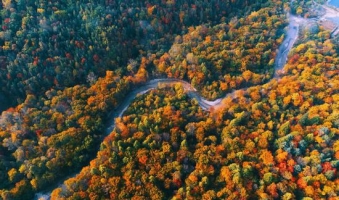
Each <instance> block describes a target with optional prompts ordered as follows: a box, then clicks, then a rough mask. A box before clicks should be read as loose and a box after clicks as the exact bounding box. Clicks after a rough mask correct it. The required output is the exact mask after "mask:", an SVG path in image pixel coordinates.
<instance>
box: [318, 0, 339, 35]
mask: <svg viewBox="0 0 339 200" xmlns="http://www.w3.org/2000/svg"><path fill="white" fill-rule="evenodd" d="M313 3H314V4H315V6H314V10H313V11H314V13H316V15H317V16H318V17H316V18H313V19H314V20H315V22H317V23H318V24H319V25H320V26H322V27H323V28H324V29H326V30H329V31H331V35H332V36H335V35H337V34H338V33H339V8H336V7H333V6H330V5H329V4H328V3H326V4H323V5H321V4H318V3H315V2H313Z"/></svg>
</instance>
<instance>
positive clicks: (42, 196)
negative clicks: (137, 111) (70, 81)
mask: <svg viewBox="0 0 339 200" xmlns="http://www.w3.org/2000/svg"><path fill="white" fill-rule="evenodd" d="M298 34H299V24H298V22H297V20H296V17H295V16H292V15H291V16H289V25H288V27H287V31H286V37H285V39H284V41H283V42H282V44H281V45H280V47H279V50H278V53H277V57H276V61H275V67H274V68H275V76H274V77H273V79H279V78H280V77H279V71H281V70H282V69H283V67H284V65H285V64H286V61H287V56H288V53H289V52H290V50H291V48H292V47H293V44H294V43H295V41H296V40H297V38H298ZM177 83H180V84H182V85H183V87H184V89H185V91H186V92H187V94H188V96H189V97H190V98H194V99H196V100H197V102H198V103H199V105H200V107H201V108H202V109H204V110H209V109H210V108H211V107H214V106H218V105H220V104H221V102H222V99H224V98H226V97H228V96H233V95H234V93H236V92H238V91H240V90H246V88H243V89H239V90H234V91H232V92H230V93H228V94H226V95H225V97H222V98H219V99H216V100H214V101H209V100H207V99H205V98H203V97H202V96H201V95H200V94H199V93H198V92H197V90H196V89H195V88H194V87H193V86H192V85H191V84H190V83H188V82H186V81H183V80H180V79H173V78H165V79H154V80H150V81H148V82H147V83H146V84H144V85H143V86H141V87H139V88H137V89H135V90H133V91H132V92H130V93H129V94H128V95H127V96H126V97H125V100H124V101H123V103H122V104H121V105H119V106H118V107H117V108H116V109H114V111H112V112H111V113H110V114H109V120H108V121H109V122H110V124H108V125H107V128H106V130H105V133H106V134H107V135H108V134H109V133H111V132H112V131H113V129H114V127H115V119H116V118H117V117H122V115H123V114H124V112H125V111H126V110H127V108H128V107H129V105H130V104H131V103H132V101H133V100H134V99H135V98H136V97H137V96H138V95H140V94H144V93H147V92H148V91H150V90H152V89H155V88H158V86H159V84H161V85H165V86H170V85H174V84H177ZM77 174H78V173H76V174H73V175H71V176H69V177H66V178H65V179H64V180H62V182H64V181H65V180H67V179H69V178H71V177H75V176H76V175H77ZM60 182H61V181H60ZM57 187H61V188H65V185H64V184H58V185H57ZM53 190H54V189H53ZM53 190H50V191H47V192H41V193H37V194H36V195H35V199H37V200H48V199H50V196H51V193H52V191H53Z"/></svg>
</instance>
